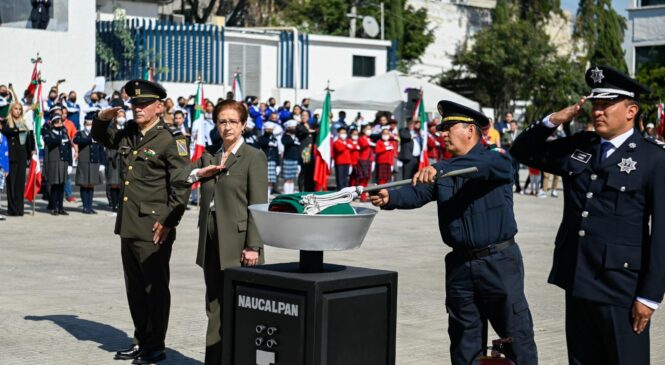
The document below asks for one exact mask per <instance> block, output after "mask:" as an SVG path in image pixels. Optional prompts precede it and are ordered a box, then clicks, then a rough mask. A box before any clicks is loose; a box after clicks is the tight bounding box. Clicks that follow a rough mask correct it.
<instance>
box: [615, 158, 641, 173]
mask: <svg viewBox="0 0 665 365" xmlns="http://www.w3.org/2000/svg"><path fill="white" fill-rule="evenodd" d="M617 166H619V169H620V170H619V172H625V173H626V174H630V173H631V172H633V171H635V170H637V167H636V166H637V161H633V158H632V157H628V158H622V159H621V162H619V163H618V164H617Z"/></svg>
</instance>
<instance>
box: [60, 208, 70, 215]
mask: <svg viewBox="0 0 665 365" xmlns="http://www.w3.org/2000/svg"><path fill="white" fill-rule="evenodd" d="M58 214H60V215H69V213H67V211H66V210H64V209H63V210H59V211H58Z"/></svg>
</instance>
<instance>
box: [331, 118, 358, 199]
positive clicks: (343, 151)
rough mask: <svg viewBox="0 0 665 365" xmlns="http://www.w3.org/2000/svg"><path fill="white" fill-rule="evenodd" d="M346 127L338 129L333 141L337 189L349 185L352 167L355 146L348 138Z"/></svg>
mask: <svg viewBox="0 0 665 365" xmlns="http://www.w3.org/2000/svg"><path fill="white" fill-rule="evenodd" d="M347 137H348V134H347V133H346V127H344V126H342V127H340V128H339V129H338V130H337V139H336V140H335V142H333V158H334V160H335V182H336V183H337V190H340V189H343V188H345V187H347V186H349V170H350V169H351V151H352V150H353V149H354V148H355V147H354V146H353V144H351V141H349V140H348V139H347Z"/></svg>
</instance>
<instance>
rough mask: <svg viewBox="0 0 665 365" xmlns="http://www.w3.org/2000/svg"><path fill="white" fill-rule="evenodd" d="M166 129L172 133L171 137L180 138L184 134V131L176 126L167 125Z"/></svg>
mask: <svg viewBox="0 0 665 365" xmlns="http://www.w3.org/2000/svg"><path fill="white" fill-rule="evenodd" d="M165 127H166V130H168V131H169V132H171V135H173V136H179V135H181V134H182V131H181V130H180V128H178V127H176V126H174V125H171V124H166V125H165Z"/></svg>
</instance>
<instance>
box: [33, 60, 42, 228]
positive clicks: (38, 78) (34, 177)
mask: <svg viewBox="0 0 665 365" xmlns="http://www.w3.org/2000/svg"><path fill="white" fill-rule="evenodd" d="M41 62H42V58H41V57H39V52H37V58H36V59H35V60H34V62H33V63H41ZM41 86H42V73H41V71H40V72H38V73H37V88H35V94H37V96H38V97H41V95H39V89H40V88H41ZM35 94H33V96H32V106H31V107H33V108H34V104H35ZM39 102H41V100H39ZM40 113H41V108H40ZM32 120H33V124H32V138H33V140H34V143H35V153H36V154H37V162H36V163H37V164H38V163H39V144H38V143H37V133H35V125H34V120H35V118H34V115H33V117H32ZM30 159H31V160H32V156H30ZM32 193H33V196H32V216H33V217H34V216H35V211H36V205H37V166H35V174H34V176H33V177H32Z"/></svg>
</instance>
